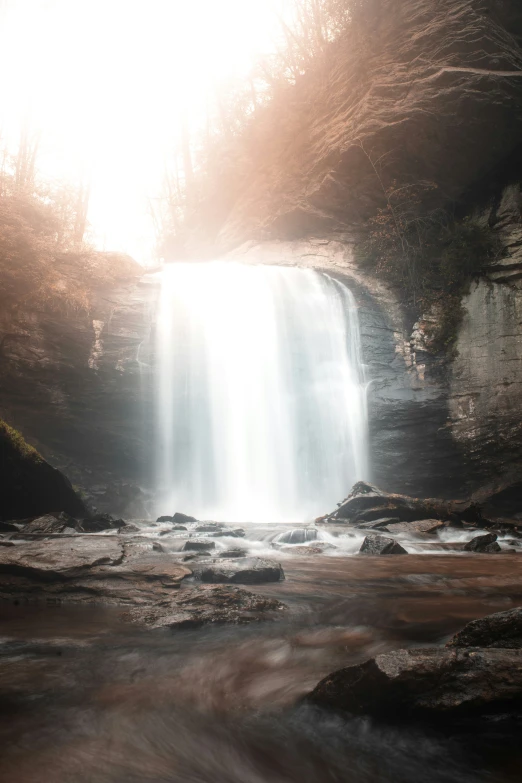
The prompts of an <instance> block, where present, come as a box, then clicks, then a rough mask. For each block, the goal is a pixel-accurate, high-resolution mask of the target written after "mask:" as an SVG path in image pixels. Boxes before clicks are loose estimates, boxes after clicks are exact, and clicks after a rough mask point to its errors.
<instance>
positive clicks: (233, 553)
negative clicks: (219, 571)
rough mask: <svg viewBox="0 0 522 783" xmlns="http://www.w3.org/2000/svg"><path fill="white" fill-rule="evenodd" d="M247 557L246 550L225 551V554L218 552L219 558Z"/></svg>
mask: <svg viewBox="0 0 522 783" xmlns="http://www.w3.org/2000/svg"><path fill="white" fill-rule="evenodd" d="M247 555H248V550H247V549H227V550H226V551H225V552H220V553H219V557H228V558H235V557H246V556H247Z"/></svg>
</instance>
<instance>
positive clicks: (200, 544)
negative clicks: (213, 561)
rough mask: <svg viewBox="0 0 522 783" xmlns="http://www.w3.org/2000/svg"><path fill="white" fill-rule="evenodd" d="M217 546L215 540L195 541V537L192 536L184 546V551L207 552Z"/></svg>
mask: <svg viewBox="0 0 522 783" xmlns="http://www.w3.org/2000/svg"><path fill="white" fill-rule="evenodd" d="M215 548H216V544H215V541H204V540H203V539H199V540H198V541H195V540H194V539H193V538H191V539H190V540H189V541H187V542H186V544H185V546H184V547H183V551H184V552H189V551H194V552H205V551H208V550H210V549H215Z"/></svg>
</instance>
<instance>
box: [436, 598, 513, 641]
mask: <svg viewBox="0 0 522 783" xmlns="http://www.w3.org/2000/svg"><path fill="white" fill-rule="evenodd" d="M446 646H447V647H496V648H504V649H515V650H521V649H522V607H520V606H519V607H517V608H516V609H509V610H508V611H507V612H496V613H495V614H490V615H488V616H487V617H482V618H481V619H480V620H473V621H472V622H471V623H468V624H467V625H466V626H464V628H463V629H462V631H459V632H458V633H456V634H455V636H453V638H452V639H450V641H449V642H448V644H447V645H446Z"/></svg>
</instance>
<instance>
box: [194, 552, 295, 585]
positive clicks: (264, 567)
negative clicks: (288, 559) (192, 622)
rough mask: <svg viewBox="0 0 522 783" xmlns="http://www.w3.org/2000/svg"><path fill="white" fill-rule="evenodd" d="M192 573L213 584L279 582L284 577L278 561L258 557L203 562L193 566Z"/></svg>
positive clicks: (197, 577) (202, 580)
mask: <svg viewBox="0 0 522 783" xmlns="http://www.w3.org/2000/svg"><path fill="white" fill-rule="evenodd" d="M193 573H194V576H195V577H196V579H199V580H200V581H201V582H210V583H213V584H218V583H219V584H227V583H231V584H243V585H254V584H263V583H264V582H279V581H281V580H282V579H284V578H285V575H284V571H283V569H282V568H281V565H280V563H275V562H274V561H272V560H262V559H261V558H258V557H246V558H241V559H240V560H238V561H234V560H230V561H229V562H224V563H219V562H213V563H205V564H202V565H201V566H199V567H197V568H194V569H193Z"/></svg>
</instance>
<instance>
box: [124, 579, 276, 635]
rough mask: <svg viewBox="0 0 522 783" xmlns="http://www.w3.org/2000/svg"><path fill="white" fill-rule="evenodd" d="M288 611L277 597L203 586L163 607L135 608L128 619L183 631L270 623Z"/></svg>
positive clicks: (164, 604)
mask: <svg viewBox="0 0 522 783" xmlns="http://www.w3.org/2000/svg"><path fill="white" fill-rule="evenodd" d="M285 609H286V606H285V605H284V604H282V603H281V602H280V601H277V600H276V599H274V598H265V596H260V595H255V594H254V593H250V592H247V591H246V590H242V589H240V588H239V587H232V586H229V585H227V586H221V585H220V586H217V585H201V586H199V587H197V588H194V589H184V590H181V591H179V592H178V593H176V595H175V596H173V598H172V599H171V601H165V602H164V603H163V605H162V606H158V607H154V608H150V607H146V608H142V607H137V608H135V609H132V610H131V611H130V612H129V613H128V615H127V616H128V617H129V619H131V620H133V621H134V622H139V623H140V624H144V625H147V626H148V627H150V628H172V629H183V628H197V627H198V626H201V625H209V624H216V625H221V624H225V623H231V624H243V623H251V622H260V621H263V620H271V619H274V618H275V617H277V615H278V614H279V613H281V612H283V611H284V610H285Z"/></svg>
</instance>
